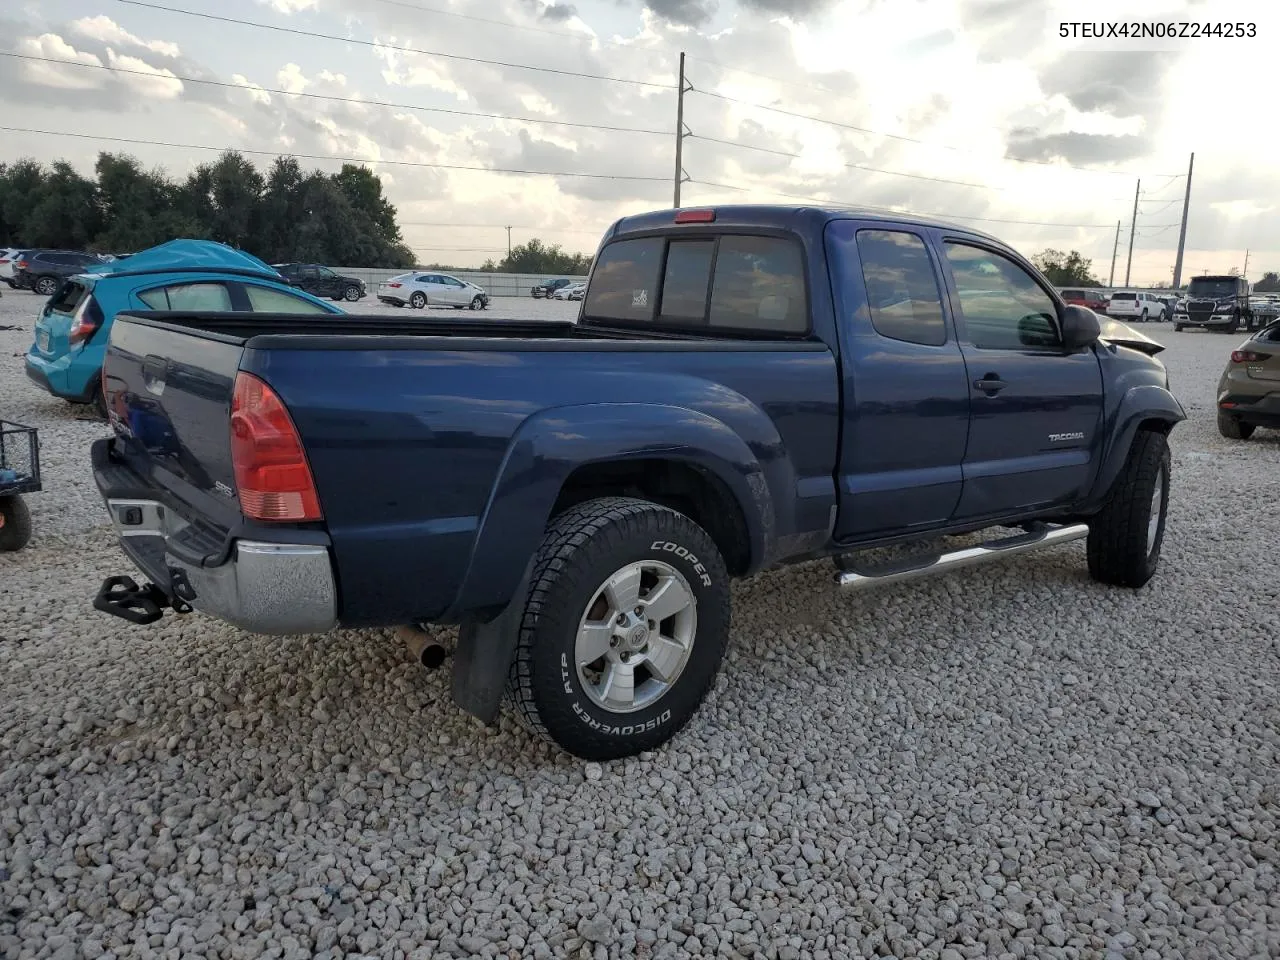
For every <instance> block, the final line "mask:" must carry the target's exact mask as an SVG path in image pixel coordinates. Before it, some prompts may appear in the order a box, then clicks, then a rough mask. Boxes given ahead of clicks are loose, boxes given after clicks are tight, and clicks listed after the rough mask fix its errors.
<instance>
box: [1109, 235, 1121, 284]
mask: <svg viewBox="0 0 1280 960" xmlns="http://www.w3.org/2000/svg"><path fill="white" fill-rule="evenodd" d="M1119 252H1120V221H1119V220H1117V221H1116V242H1115V243H1114V244H1112V246H1111V276H1109V277H1107V286H1108V287H1114V286H1115V285H1116V254H1117V253H1119Z"/></svg>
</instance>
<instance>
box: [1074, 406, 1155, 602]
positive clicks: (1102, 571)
mask: <svg viewBox="0 0 1280 960" xmlns="http://www.w3.org/2000/svg"><path fill="white" fill-rule="evenodd" d="M1169 463H1170V457H1169V444H1168V441H1167V440H1166V439H1165V437H1164V434H1162V433H1157V432H1156V431H1154V430H1139V431H1138V433H1137V435H1136V436H1135V437H1134V438H1133V445H1132V446H1131V447H1130V448H1129V457H1128V459H1127V460H1126V461H1125V465H1124V469H1123V470H1122V471H1121V473H1120V476H1119V477H1118V478H1117V479H1116V483H1115V486H1114V487H1113V488H1112V490H1111V495H1110V496H1109V497H1108V499H1107V504H1106V506H1105V507H1103V508H1102V512H1101V513H1099V514H1098V515H1097V516H1096V517H1094V518H1093V520H1091V521H1090V523H1089V540H1088V551H1087V552H1088V556H1089V575H1090V576H1091V577H1093V579H1095V580H1098V581H1100V582H1101V583H1109V584H1112V585H1113V586H1117V587H1134V588H1137V587H1141V586H1144V585H1146V583H1147V581H1148V580H1150V579H1151V577H1152V576H1153V575H1154V574H1155V572H1156V567H1157V566H1158V565H1159V563H1160V547H1161V545H1162V544H1163V543H1164V527H1165V517H1166V515H1167V513H1168V509H1169Z"/></svg>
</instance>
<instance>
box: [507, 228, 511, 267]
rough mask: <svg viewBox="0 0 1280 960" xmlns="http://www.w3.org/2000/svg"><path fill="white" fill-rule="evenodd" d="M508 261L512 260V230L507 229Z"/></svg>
mask: <svg viewBox="0 0 1280 960" xmlns="http://www.w3.org/2000/svg"><path fill="white" fill-rule="evenodd" d="M507 259H508V260H510V259H511V228H510V227H507Z"/></svg>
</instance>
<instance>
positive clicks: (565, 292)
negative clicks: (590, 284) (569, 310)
mask: <svg viewBox="0 0 1280 960" xmlns="http://www.w3.org/2000/svg"><path fill="white" fill-rule="evenodd" d="M586 293H587V285H586V284H585V283H571V284H569V285H568V286H565V287H561V288H560V289H559V290H557V291H556V292H555V293H554V294H552V296H554V297H555V299H557V300H581V299H582V298H583V297H584V296H585V295H586Z"/></svg>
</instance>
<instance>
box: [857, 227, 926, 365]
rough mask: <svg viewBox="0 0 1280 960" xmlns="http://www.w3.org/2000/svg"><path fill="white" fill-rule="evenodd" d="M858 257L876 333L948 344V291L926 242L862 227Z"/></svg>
mask: <svg viewBox="0 0 1280 960" xmlns="http://www.w3.org/2000/svg"><path fill="white" fill-rule="evenodd" d="M858 259H860V260H861V261H862V280H863V283H864V284H865V285H866V288H867V303H868V304H869V306H870V308H871V325H872V326H873V327H875V329H876V333H878V334H880V336H882V337H888V338H889V339H890V340H905V341H906V342H907V343H920V344H925V345H927V346H933V347H937V346H941V345H942V344H944V343H946V342H947V324H946V321H945V320H944V319H943V316H942V294H941V291H939V289H938V278H937V275H936V274H935V273H934V272H933V264H932V263H931V262H930V260H929V251H928V249H927V248H926V247H925V245H924V241H923V240H921V239H920V238H919V237H918V236H916V235H915V234H913V233H904V232H902V231H899V230H859V231H858Z"/></svg>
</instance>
